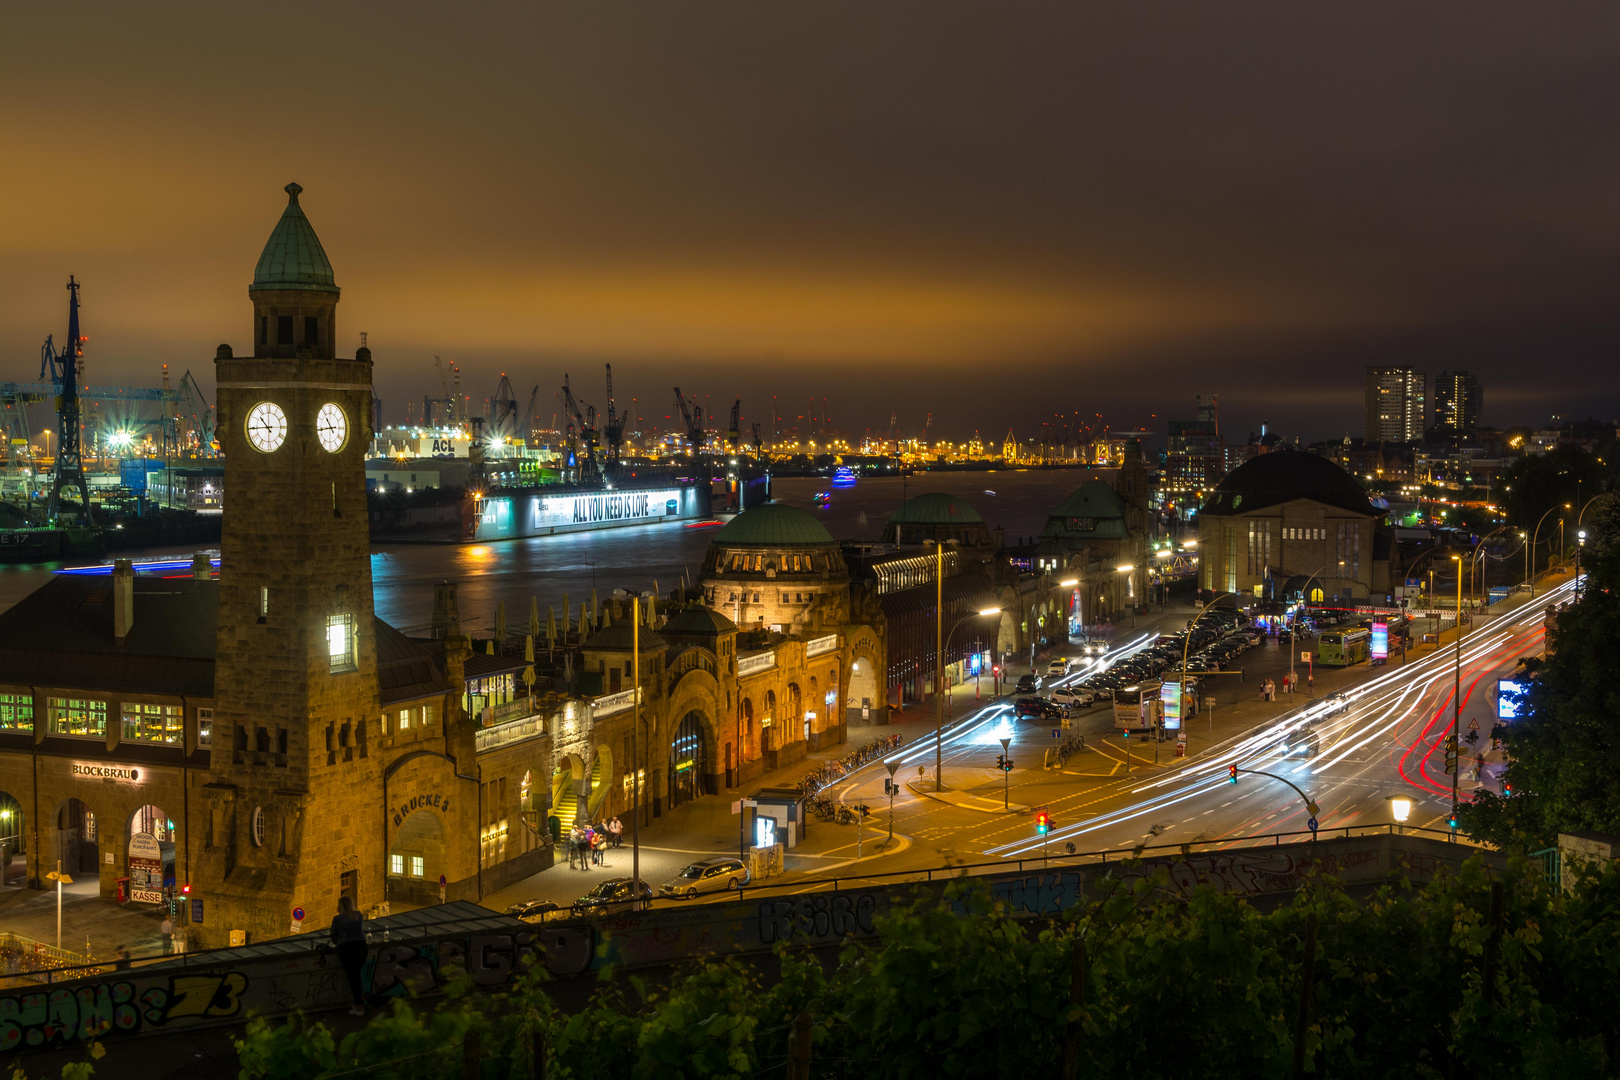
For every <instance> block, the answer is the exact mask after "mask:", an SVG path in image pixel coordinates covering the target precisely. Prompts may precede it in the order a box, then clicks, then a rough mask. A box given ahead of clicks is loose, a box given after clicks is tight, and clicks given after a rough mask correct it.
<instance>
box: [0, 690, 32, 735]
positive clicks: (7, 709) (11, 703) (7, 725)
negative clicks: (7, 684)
mask: <svg viewBox="0 0 1620 1080" xmlns="http://www.w3.org/2000/svg"><path fill="white" fill-rule="evenodd" d="M0 730H5V731H33V730H34V697H33V695H32V694H0Z"/></svg>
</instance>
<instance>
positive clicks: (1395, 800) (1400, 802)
mask: <svg viewBox="0 0 1620 1080" xmlns="http://www.w3.org/2000/svg"><path fill="white" fill-rule="evenodd" d="M1389 812H1390V815H1391V816H1392V817H1394V818H1395V832H1396V833H1398V834H1399V833H1405V832H1406V819H1407V818H1409V817H1411V816H1412V799H1411V797H1410V796H1408V795H1391V796H1390V797H1389Z"/></svg>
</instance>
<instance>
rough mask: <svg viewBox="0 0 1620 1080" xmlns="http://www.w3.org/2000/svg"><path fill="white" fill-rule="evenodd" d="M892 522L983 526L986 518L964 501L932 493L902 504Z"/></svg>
mask: <svg viewBox="0 0 1620 1080" xmlns="http://www.w3.org/2000/svg"><path fill="white" fill-rule="evenodd" d="M889 520H890V521H898V522H900V523H901V524H902V525H983V524H984V518H982V517H980V516H979V512H978V511H977V510H975V509H973V507H972V506H971V505H970V504H969V503H968V502H966V501H965V500H963V499H958V498H957V497H956V496H955V495H947V494H945V493H944V492H943V491H931V492H928V493H927V494H924V495H918V496H917V497H916V498H914V499H908V500H907V501H905V502H903V503H901V504H900V507H899V509H897V510H896V511H895V512H894V516H893V517H891V518H889Z"/></svg>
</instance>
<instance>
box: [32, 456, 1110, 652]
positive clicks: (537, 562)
mask: <svg viewBox="0 0 1620 1080" xmlns="http://www.w3.org/2000/svg"><path fill="white" fill-rule="evenodd" d="M1093 475H1095V474H1094V473H1092V472H1091V471H1089V470H1085V469H1063V470H1049V471H1037V472H1028V471H1022V470H1012V471H999V472H970V473H955V472H952V473H930V474H927V475H923V476H911V477H883V478H874V479H863V480H862V481H860V483H859V484H857V485H856V486H855V487H853V488H844V489H838V490H832V491H831V495H832V501H831V502H830V503H829V504H828V505H826V506H817V505H816V504H815V495H816V493H817V492H818V491H828V490H829V488H828V484H827V481H826V480H825V479H823V478H815V477H785V478H778V479H776V480H775V481H774V482H773V484H772V489H773V494H774V495H775V497H776V499H777V500H778V501H779V502H785V503H788V504H790V505H793V506H798V507H802V508H803V509H805V510H808V511H810V512H811V513H813V514H815V515H816V516H817V517H819V518H820V519H821V521H822V522H823V524H825V525H826V526H827V531H828V532H830V533H832V535H833V536H835V537H837V538H838V539H840V540H877V539H878V538H879V537H880V536H881V535H882V533H883V526H884V525H885V523H886V522H887V521H888V518H889V515H890V514H892V513H893V512H894V509H895V508H896V507H897V506H899V505H900V503H901V502H902V501H904V499H906V498H909V497H912V496H916V495H920V494H922V493H923V492H927V491H942V492H946V493H947V494H951V495H956V496H958V497H960V498H962V499H965V500H967V501H968V502H969V503H971V504H972V505H973V506H974V508H975V509H977V510H978V511H979V513H980V514H981V515H982V516H983V517H984V520H985V521H986V523H988V524H989V525H990V527H991V528H996V527H998V526H999V527H1001V528H1004V529H1006V531H1007V541H1008V543H1012V542H1013V541H1014V539H1015V538H1017V537H1023V536H1031V535H1034V534H1036V533H1038V532H1040V530H1041V529H1042V527H1044V526H1045V524H1046V518H1047V515H1049V514H1050V513H1051V511H1052V508H1053V507H1055V506H1056V505H1057V504H1058V503H1059V502H1061V501H1062V500H1063V499H1064V497H1066V496H1067V495H1068V494H1069V493H1070V492H1072V491H1074V489H1075V488H1077V487H1079V486H1080V485H1081V484H1083V483H1085V482H1086V480H1088V479H1090V478H1091V477H1092V476H1093ZM717 529H718V527H717V526H709V527H692V526H691V525H690V524H681V523H673V524H669V525H648V526H642V527H629V528H619V529H604V530H601V531H598V532H585V533H569V534H566V535H563V536H544V537H535V538H532V539H528V540H514V541H506V542H502V543H497V544H475V545H465V544H410V543H397V542H388V543H380V544H377V545H375V546H373V548H372V555H371V573H372V581H373V585H374V588H375V594H376V609H377V614H378V615H379V616H380V617H382V618H383V619H384V620H385V621H387V622H389V623H391V624H392V625H394V626H395V627H398V628H399V629H400V630H403V631H404V632H406V633H407V634H422V633H425V631H426V630H427V628H428V625H429V623H430V621H431V620H432V617H433V584H434V582H437V581H454V582H456V583H457V599H458V603H459V606H460V611H461V619H462V623H463V625H464V626H465V627H466V628H467V630H468V631H469V632H470V633H472V634H474V635H478V636H483V635H486V634H488V633H490V632H491V631H492V630H493V628H494V625H495V612H496V607H497V605H498V604H500V603H501V602H502V601H505V603H506V622H507V627H508V630H509V631H510V632H514V633H515V632H517V630H518V629H519V628H520V627H522V626H525V625H527V623H528V618H529V601H530V597H534V598H535V599H537V600H538V601H539V604H540V612H541V625H542V626H543V625H544V622H545V611H546V608H547V606H548V605H549V606H554V607H555V608H556V610H557V614H558V617H559V619H560V618H561V617H562V615H563V606H562V605H563V601H564V597H565V596H566V598H567V602H568V605H569V607H570V608H571V609H572V611H571V614H572V615H573V617H574V618H576V619H577V618H578V616H579V605H580V603H581V602H588V601H589V600H590V594H591V589H592V588H595V589H596V591H597V596H598V597H599V598H600V599H602V600H606V599H607V597H608V596H609V595H610V594H611V593H612V592H613V590H614V589H632V590H649V589H651V588H652V587H653V585H654V583H655V582H656V583H657V586H658V588H659V590H660V591H661V592H662V593H666V594H667V593H668V592H669V591H670V589H672V588H674V587H675V586H676V585H677V584H678V583H679V582H680V580H681V574H682V572H683V571H684V572H685V573H686V574H687V575H689V577H691V578H692V579H693V580H695V579H696V577H697V575H698V574H699V572H700V569H701V565H702V562H703V555H704V552H705V551H706V550H707V548H708V546H709V541H710V540H711V539H712V538H713V537H714V534H715V532H716V531H717ZM170 554H172V555H176V556H180V557H189V555H190V552H189V550H184V551H177V550H173V549H165V550H161V551H151V552H144V553H140V554H138V555H136V556H135V557H136V558H140V559H145V558H156V557H161V556H164V555H170ZM59 566H60V564H37V565H31V566H0V610H3V609H5V608H9V607H10V606H11V605H13V604H15V603H16V602H17V601H18V600H20V599H21V598H22V597H24V596H26V595H28V594H29V593H30V592H32V591H33V590H34V589H36V588H38V587H39V586H40V585H42V584H43V583H44V582H45V581H46V580H47V577H48V575H49V574H50V573H52V572H53V571H54V570H55V569H57V568H58V567H59Z"/></svg>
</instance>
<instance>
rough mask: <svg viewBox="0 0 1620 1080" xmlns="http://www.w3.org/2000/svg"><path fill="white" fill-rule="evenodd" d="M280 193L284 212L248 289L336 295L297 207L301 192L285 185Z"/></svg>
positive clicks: (317, 243) (323, 255) (322, 251)
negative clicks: (290, 290)
mask: <svg viewBox="0 0 1620 1080" xmlns="http://www.w3.org/2000/svg"><path fill="white" fill-rule="evenodd" d="M284 190H285V191H286V192H287V209H286V210H285V211H283V213H282V215H281V220H280V221H278V222H276V227H275V230H274V231H273V232H271V234H270V240H269V241H268V242H267V243H266V244H265V245H264V254H262V255H260V256H259V265H258V267H257V268H256V269H255V270H254V271H253V284H252V285H250V286H248V287H249V288H250V289H311V290H314V291H316V292H331V293H335V292H339V291H340V290H339V289H338V287H337V282H336V281H335V280H334V279H333V277H332V263H331V262H330V261H329V260H328V259H327V257H326V250H325V249H324V248H322V247H321V241H320V238H319V237H317V236H316V235H315V229H314V228H313V227H312V226H311V225H310V223H309V218H307V217H305V216H304V210H303V208H302V207H300V206H299V205H298V193H299V192H301V191H303V190H304V189H303V188H301V187H299V186H298V185H297V184H288V185H287V186H286V188H285V189H284Z"/></svg>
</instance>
